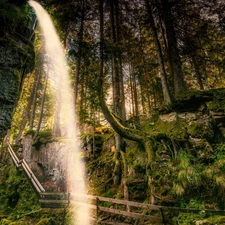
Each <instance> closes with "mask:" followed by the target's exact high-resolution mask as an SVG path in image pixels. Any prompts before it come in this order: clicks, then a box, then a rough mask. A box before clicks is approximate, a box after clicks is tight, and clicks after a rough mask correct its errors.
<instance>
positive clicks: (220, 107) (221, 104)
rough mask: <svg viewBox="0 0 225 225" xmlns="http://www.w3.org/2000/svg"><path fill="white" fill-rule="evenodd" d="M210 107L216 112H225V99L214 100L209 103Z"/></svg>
mask: <svg viewBox="0 0 225 225" xmlns="http://www.w3.org/2000/svg"><path fill="white" fill-rule="evenodd" d="M208 109H209V110H211V111H214V112H225V100H224V99H223V100H218V99H217V100H214V101H211V102H210V103H209V104H208Z"/></svg>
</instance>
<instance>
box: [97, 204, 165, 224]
mask: <svg viewBox="0 0 225 225" xmlns="http://www.w3.org/2000/svg"><path fill="white" fill-rule="evenodd" d="M98 209H99V210H100V211H103V212H109V213H113V214H118V215H123V216H128V217H133V218H135V219H143V218H145V219H147V220H150V221H151V222H162V218H161V217H156V216H149V215H143V214H140V213H134V212H127V211H122V210H119V209H111V208H105V207H102V206H99V207H98Z"/></svg>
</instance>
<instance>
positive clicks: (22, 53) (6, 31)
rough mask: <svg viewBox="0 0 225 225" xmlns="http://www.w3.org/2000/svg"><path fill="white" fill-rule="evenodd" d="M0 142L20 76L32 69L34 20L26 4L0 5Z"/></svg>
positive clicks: (8, 123) (19, 83) (9, 118)
mask: <svg viewBox="0 0 225 225" xmlns="http://www.w3.org/2000/svg"><path fill="white" fill-rule="evenodd" d="M0 21H1V24H0V81H1V84H0V85H1V88H0V139H2V138H3V137H4V136H5V134H6V132H7V130H8V129H9V128H10V124H11V117H12V113H13V109H14V107H15V104H16V102H17V99H18V97H19V93H20V90H21V85H22V83H23V78H24V76H25V75H26V74H27V73H28V72H30V71H31V70H32V69H33V65H34V49H33V40H34V36H33V33H34V31H33V26H34V22H35V17H34V15H33V14H32V11H31V9H30V7H28V4H27V2H26V1H22V0H21V1H16V0H14V1H10V3H9V2H8V1H4V0H3V1H1V2H0Z"/></svg>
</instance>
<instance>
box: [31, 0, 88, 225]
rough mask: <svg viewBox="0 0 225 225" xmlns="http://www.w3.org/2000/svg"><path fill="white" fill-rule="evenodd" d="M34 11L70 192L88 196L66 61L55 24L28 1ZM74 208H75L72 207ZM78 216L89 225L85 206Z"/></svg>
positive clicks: (77, 219) (77, 207)
mask: <svg viewBox="0 0 225 225" xmlns="http://www.w3.org/2000/svg"><path fill="white" fill-rule="evenodd" d="M28 3H29V4H30V6H32V7H33V8H34V11H35V13H36V15H37V19H38V21H39V25H40V28H41V31H42V35H43V41H44V44H45V53H44V59H45V62H44V69H45V72H46V74H47V76H48V77H49V78H50V81H51V86H52V90H53V92H54V93H55V94H54V96H55V104H56V105H55V108H57V110H56V112H57V113H58V115H57V118H59V121H60V124H59V127H60V133H61V134H63V136H64V137H66V138H67V141H66V142H65V144H66V145H67V146H66V149H67V151H66V152H65V154H67V155H66V156H67V157H66V158H67V162H66V163H67V165H65V166H66V167H67V190H68V192H70V193H71V194H72V193H76V194H86V184H85V166H84V163H83V161H82V160H81V158H80V149H79V144H78V131H77V124H76V117H75V104H74V97H73V93H74V92H73V90H72V88H71V87H70V82H69V75H68V66H67V61H66V57H65V54H64V51H63V48H62V45H61V43H60V40H59V37H58V35H57V33H56V30H55V28H54V25H53V23H52V20H51V18H50V16H49V15H48V13H47V12H46V11H45V10H44V9H43V7H42V6H41V5H40V4H39V3H37V2H35V1H33V0H30V1H28ZM72 205H73V204H72ZM73 208H74V212H75V216H74V223H73V225H81V224H82V225H88V224H89V221H88V220H89V219H88V218H89V210H88V207H85V206H83V205H75V204H74V205H73Z"/></svg>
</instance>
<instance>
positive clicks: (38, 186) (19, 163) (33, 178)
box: [8, 142, 45, 193]
mask: <svg viewBox="0 0 225 225" xmlns="http://www.w3.org/2000/svg"><path fill="white" fill-rule="evenodd" d="M8 151H9V154H10V156H11V157H12V159H13V162H14V163H15V165H16V167H19V166H22V167H23V169H24V171H25V172H26V174H27V176H28V177H29V179H30V180H31V182H32V184H33V186H34V188H35V189H36V191H37V192H38V193H41V192H45V189H44V187H43V186H42V185H41V183H40V182H39V180H38V179H37V177H36V176H35V174H34V173H33V172H32V170H31V169H30V167H29V166H28V164H27V162H26V161H25V160H24V159H22V160H19V159H18V157H17V155H16V154H15V152H14V151H13V149H12V147H11V145H10V144H9V142H8Z"/></svg>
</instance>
